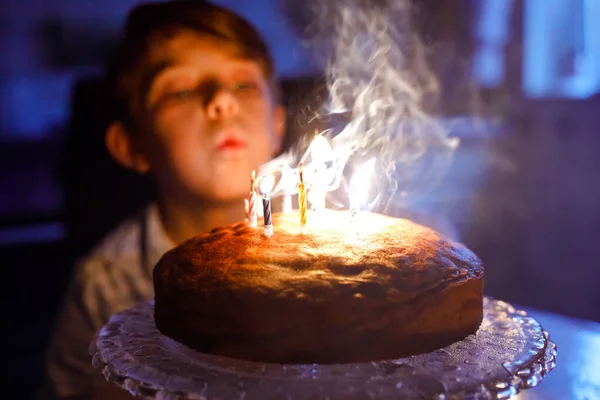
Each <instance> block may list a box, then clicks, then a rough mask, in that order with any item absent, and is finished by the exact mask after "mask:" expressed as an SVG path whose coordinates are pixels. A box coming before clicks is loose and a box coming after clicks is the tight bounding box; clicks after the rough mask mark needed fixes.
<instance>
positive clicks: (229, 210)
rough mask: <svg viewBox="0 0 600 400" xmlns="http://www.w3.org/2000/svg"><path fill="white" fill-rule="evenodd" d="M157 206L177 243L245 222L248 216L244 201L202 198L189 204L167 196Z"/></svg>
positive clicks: (171, 236) (173, 239)
mask: <svg viewBox="0 0 600 400" xmlns="http://www.w3.org/2000/svg"><path fill="white" fill-rule="evenodd" d="M158 206H159V210H160V215H161V221H162V223H163V226H164V228H165V231H166V233H167V235H168V236H169V237H170V238H171V240H172V241H173V242H174V243H176V244H180V243H182V242H183V241H184V240H187V239H189V238H192V237H194V236H197V235H200V234H202V233H206V232H209V231H211V230H212V229H214V228H217V227H219V226H224V225H230V224H233V223H236V222H240V221H243V220H244V217H245V212H244V201H243V200H237V201H231V202H228V203H214V202H202V201H199V202H198V203H197V204H194V205H193V206H190V205H189V204H181V203H178V202H176V201H174V200H173V199H168V198H164V199H161V200H160V201H159V203H158Z"/></svg>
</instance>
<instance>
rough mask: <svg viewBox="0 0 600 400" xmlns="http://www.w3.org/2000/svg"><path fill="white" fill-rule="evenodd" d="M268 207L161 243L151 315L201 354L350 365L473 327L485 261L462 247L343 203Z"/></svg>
mask: <svg viewBox="0 0 600 400" xmlns="http://www.w3.org/2000/svg"><path fill="white" fill-rule="evenodd" d="M311 216H312V217H313V218H312V221H313V223H312V224H311V225H309V226H307V227H306V228H304V229H303V231H302V230H301V229H300V227H299V226H298V225H299V224H298V223H297V221H298V216H297V214H291V215H282V214H278V215H277V214H276V215H273V225H274V228H275V234H274V236H272V237H271V238H267V237H265V236H264V234H263V229H262V228H249V227H247V226H246V225H245V224H243V223H241V224H237V225H234V226H229V227H225V228H218V229H215V230H214V231H213V232H211V233H209V234H205V235H202V236H199V237H196V238H193V239H191V240H188V241H186V242H185V243H183V244H182V245H180V246H179V247H177V248H175V249H173V250H171V251H170V252H168V253H166V254H165V255H164V257H163V258H162V259H161V260H160V261H159V263H158V264H157V266H156V268H155V269H154V288H155V292H156V302H155V320H156V325H157V327H158V329H159V330H160V331H161V332H162V333H163V334H165V335H167V336H169V337H171V338H173V339H175V340H177V341H179V342H181V343H183V344H185V345H187V346H189V347H192V348H194V349H197V350H199V351H203V352H212V353H216V354H221V355H225V356H229V357H235V358H243V359H247V360H254V361H264V362H279V363H345V362H358V361H372V360H379V359H387V358H394V357H404V356H408V355H412V354H417V353H422V352H428V351H432V350H435V349H437V348H440V347H443V346H446V345H448V344H451V343H453V342H455V341H458V340H461V339H463V338H464V337H466V336H467V335H469V334H471V333H474V332H475V331H476V330H477V328H478V327H479V325H480V323H481V319H482V312H483V310H482V299H483V267H482V265H481V262H480V260H479V259H478V258H477V257H476V256H475V255H474V254H473V253H472V252H471V251H469V250H468V249H467V248H466V247H465V246H463V245H461V244H458V243H454V242H451V241H448V240H446V239H444V238H442V237H440V236H439V235H438V234H437V233H436V232H434V231H432V230H430V229H428V228H425V227H423V226H420V225H417V224H414V223H412V222H410V221H408V220H404V219H396V218H390V217H386V216H382V215H379V214H372V213H361V214H359V216H358V217H357V219H356V220H355V221H354V222H353V223H349V213H348V212H347V211H345V212H342V211H330V210H325V211H323V212H322V214H320V215H319V216H316V215H314V214H313V215H311Z"/></svg>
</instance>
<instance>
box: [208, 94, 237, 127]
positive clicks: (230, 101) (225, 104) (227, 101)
mask: <svg viewBox="0 0 600 400" xmlns="http://www.w3.org/2000/svg"><path fill="white" fill-rule="evenodd" d="M238 109H239V104H238V102H237V99H236V98H235V96H234V95H233V94H232V93H231V92H230V91H229V90H227V88H224V87H219V88H216V90H215V91H214V93H213V95H212V97H211V99H209V101H208V103H207V104H206V113H207V115H208V118H209V119H219V118H225V117H229V116H232V115H235V114H236V113H237V112H238Z"/></svg>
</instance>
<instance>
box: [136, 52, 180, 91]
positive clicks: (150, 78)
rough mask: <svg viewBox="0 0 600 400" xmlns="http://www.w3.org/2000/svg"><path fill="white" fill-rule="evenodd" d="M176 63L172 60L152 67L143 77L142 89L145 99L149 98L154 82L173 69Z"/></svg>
mask: <svg viewBox="0 0 600 400" xmlns="http://www.w3.org/2000/svg"><path fill="white" fill-rule="evenodd" d="M173 65H175V63H174V62H173V61H171V60H164V61H161V62H159V63H158V64H156V65H154V66H153V67H151V68H150V69H149V70H148V71H147V72H146V73H145V74H143V75H142V79H141V89H142V96H143V98H144V99H145V98H146V97H147V96H148V93H149V91H150V88H151V87H152V82H154V80H155V79H156V77H157V76H159V75H160V74H161V73H162V72H163V71H165V70H167V69H169V68H171V67H172V66H173Z"/></svg>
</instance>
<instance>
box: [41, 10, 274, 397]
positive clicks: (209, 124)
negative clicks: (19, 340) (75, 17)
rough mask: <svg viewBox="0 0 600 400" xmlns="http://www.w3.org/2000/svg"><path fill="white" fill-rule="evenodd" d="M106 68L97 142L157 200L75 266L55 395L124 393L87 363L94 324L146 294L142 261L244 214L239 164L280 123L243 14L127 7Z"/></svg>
mask: <svg viewBox="0 0 600 400" xmlns="http://www.w3.org/2000/svg"><path fill="white" fill-rule="evenodd" d="M109 77H110V79H109V81H110V82H111V86H110V87H111V88H112V91H113V96H112V108H113V111H114V113H113V114H112V118H111V120H112V123H111V124H110V126H109V127H108V129H107V131H106V135H105V138H106V146H107V148H108V150H109V152H110V154H111V156H112V157H113V158H114V160H115V161H116V162H117V163H119V164H120V165H122V166H124V167H125V168H129V169H131V170H134V171H136V172H138V173H140V174H151V175H152V177H153V178H154V181H155V183H156V187H157V189H158V190H157V192H158V202H157V204H153V205H150V206H149V207H148V209H147V210H145V212H144V213H143V215H141V216H140V217H139V218H133V219H130V220H128V221H125V222H124V223H123V224H122V225H120V226H119V227H118V228H117V229H116V230H115V231H114V232H113V233H111V234H110V235H109V236H108V237H107V238H106V239H105V240H103V241H102V242H101V244H100V245H99V246H98V247H97V248H96V249H95V250H94V251H92V253H91V255H90V256H89V257H88V258H87V259H85V260H83V262H82V263H81V264H80V265H79V266H78V268H77V271H76V275H75V279H74V281H73V283H72V285H71V288H70V291H69V293H68V297H67V299H66V303H65V306H64V309H63V310H62V315H61V318H60V320H59V323H58V325H57V329H56V333H55V337H54V340H53V342H52V344H51V346H50V349H49V354H48V375H49V378H50V381H51V384H52V387H53V390H54V392H55V393H56V395H57V396H59V397H61V398H66V397H70V396H80V397H81V398H88V399H89V398H104V397H106V396H109V394H108V393H111V394H110V398H115V395H116V396H120V395H127V393H126V392H125V391H122V390H120V389H117V390H116V392H114V389H112V390H111V388H110V387H108V386H107V384H106V382H104V378H103V377H102V375H101V374H100V373H99V372H98V371H94V370H93V368H92V366H91V359H90V356H89V355H88V346H89V344H90V342H91V341H92V338H93V335H94V333H95V332H96V331H97V330H98V329H99V328H100V327H101V326H102V325H104V324H105V323H106V322H107V321H108V319H109V317H110V316H111V315H112V314H114V313H115V312H118V311H120V310H123V309H126V308H128V307H130V306H132V305H133V304H135V303H136V302H138V301H143V300H149V299H151V298H153V296H154V293H153V286H152V279H151V277H152V269H153V267H154V265H155V263H156V262H157V261H158V259H159V258H160V257H161V256H162V254H164V252H166V251H167V250H169V249H170V248H172V247H173V246H175V245H176V244H178V243H180V242H182V241H183V240H185V239H187V238H189V237H191V236H194V235H197V234H200V233H203V232H206V231H209V230H210V229H212V228H214V227H217V226H220V225H225V224H230V223H234V222H237V221H240V220H243V219H244V202H243V199H244V198H245V197H246V196H247V193H248V188H249V181H250V173H251V171H252V170H253V169H257V168H258V167H259V166H260V165H261V164H263V163H265V162H266V161H268V160H269V159H270V158H272V157H273V156H274V155H275V154H276V153H277V151H278V150H279V147H280V144H281V138H282V135H283V132H284V129H285V127H284V122H285V116H284V110H283V108H282V106H281V105H280V104H279V102H278V93H277V90H278V89H277V84H276V81H275V73H274V67H273V61H272V59H271V56H270V54H269V51H268V49H267V46H266V45H265V43H264V42H263V41H262V39H261V38H260V36H259V34H258V33H257V32H256V30H255V29H254V28H253V27H252V26H251V25H250V24H249V23H248V22H246V21H245V20H243V19H242V18H240V17H239V16H237V15H235V14H234V13H232V12H231V11H228V10H226V9H224V8H222V7H219V6H215V5H212V4H209V3H207V2H204V1H200V0H176V1H171V2H161V3H150V4H146V5H142V6H139V7H137V8H136V9H134V10H133V11H132V12H131V13H130V14H129V16H128V19H127V23H126V29H125V37H124V39H123V43H122V45H121V48H120V50H119V51H118V52H117V57H116V62H115V63H114V65H113V67H112V68H111V69H110V74H109ZM90 212H92V211H91V210H90Z"/></svg>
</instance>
